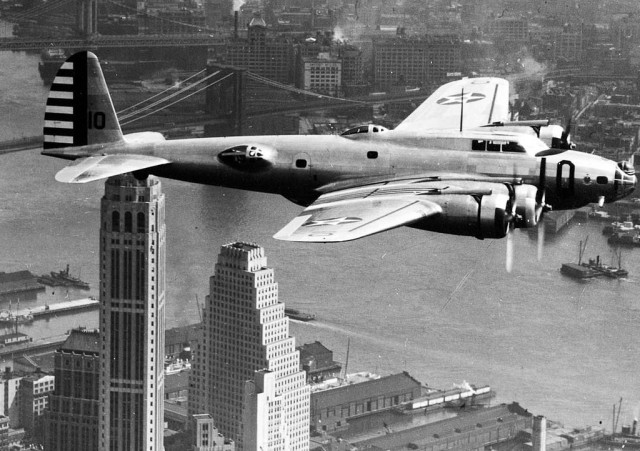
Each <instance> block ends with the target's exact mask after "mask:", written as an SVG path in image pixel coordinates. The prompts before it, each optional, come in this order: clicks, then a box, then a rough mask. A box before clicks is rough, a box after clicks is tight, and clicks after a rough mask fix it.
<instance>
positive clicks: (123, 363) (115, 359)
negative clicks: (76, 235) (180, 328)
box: [99, 175, 165, 451]
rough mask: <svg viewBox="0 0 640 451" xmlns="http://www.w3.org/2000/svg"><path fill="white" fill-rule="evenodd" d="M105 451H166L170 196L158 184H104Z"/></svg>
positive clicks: (127, 178)
mask: <svg viewBox="0 0 640 451" xmlns="http://www.w3.org/2000/svg"><path fill="white" fill-rule="evenodd" d="M100 221H101V222H100V300H101V309H100V332H101V336H102V343H101V345H102V346H101V375H100V409H101V410H100V422H99V434H100V437H99V441H100V448H99V449H100V450H102V451H107V450H123V451H124V450H127V451H139V450H148V451H154V450H161V449H162V436H163V397H164V368H163V364H164V358H163V357H164V329H165V318H164V311H165V305H164V304H165V223H164V194H163V193H162V190H161V186H160V181H159V180H158V179H157V178H155V177H149V178H147V179H146V180H137V179H136V178H134V177H133V176H131V175H124V176H118V177H112V178H110V179H109V180H107V182H106V183H105V194H104V197H103V198H102V203H101V219H100Z"/></svg>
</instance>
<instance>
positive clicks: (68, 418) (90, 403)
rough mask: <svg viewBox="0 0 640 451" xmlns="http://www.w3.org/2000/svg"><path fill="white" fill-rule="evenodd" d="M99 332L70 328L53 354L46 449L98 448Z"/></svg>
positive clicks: (50, 450) (61, 450)
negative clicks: (52, 376) (53, 370)
mask: <svg viewBox="0 0 640 451" xmlns="http://www.w3.org/2000/svg"><path fill="white" fill-rule="evenodd" d="M100 343H101V340H100V333H99V332H98V331H87V330H80V329H73V330H71V333H70V335H69V338H67V339H66V341H65V342H64V344H63V345H62V346H61V347H60V348H59V349H57V350H56V352H55V354H54V362H55V363H54V365H55V379H56V381H57V382H58V384H57V386H56V388H55V390H54V392H53V393H52V394H51V395H50V396H49V412H48V418H47V427H46V436H45V443H46V449H47V450H49V451H56V450H60V451H64V450H68V449H98V412H99V405H98V400H99V395H98V394H99V385H100Z"/></svg>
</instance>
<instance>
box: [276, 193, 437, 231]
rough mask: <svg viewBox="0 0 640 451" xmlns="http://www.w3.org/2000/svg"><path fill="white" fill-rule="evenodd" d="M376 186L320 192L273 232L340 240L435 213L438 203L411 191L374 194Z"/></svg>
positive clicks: (405, 223) (383, 229)
mask: <svg viewBox="0 0 640 451" xmlns="http://www.w3.org/2000/svg"><path fill="white" fill-rule="evenodd" d="M376 191H377V189H376V188H370V189H364V190H362V189H351V190H343V191H337V192H333V193H329V194H323V195H322V196H320V197H319V198H318V199H317V200H316V201H315V202H314V203H313V204H311V205H310V206H308V207H307V208H306V209H305V210H304V211H302V212H301V213H300V215H298V217H296V218H295V219H293V220H292V221H291V222H290V223H289V224H287V225H286V226H285V227H284V228H283V229H282V230H280V231H279V232H278V233H276V234H275V235H274V238H276V239H278V240H285V241H306V242H327V243H332V242H340V241H350V240H355V239H358V238H362V237H364V236H367V235H373V234H374V233H378V232H383V231H385V230H389V229H393V228H396V227H400V226H403V225H409V224H411V223H413V222H415V221H418V220H420V219H423V218H426V217H428V216H432V215H436V214H438V213H440V212H441V211H442V209H441V208H440V206H439V205H438V204H437V203H435V202H431V201H429V200H427V199H424V198H419V197H417V196H415V195H413V194H407V195H403V194H390V195H383V196H380V197H377V196H375V195H374V193H375V192H376Z"/></svg>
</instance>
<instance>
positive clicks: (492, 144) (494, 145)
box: [487, 141, 503, 152]
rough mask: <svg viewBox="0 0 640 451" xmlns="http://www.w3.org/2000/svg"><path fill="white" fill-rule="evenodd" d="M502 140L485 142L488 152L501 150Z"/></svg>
mask: <svg viewBox="0 0 640 451" xmlns="http://www.w3.org/2000/svg"><path fill="white" fill-rule="evenodd" d="M502 144H503V141H489V142H487V150H488V151H489V152H502Z"/></svg>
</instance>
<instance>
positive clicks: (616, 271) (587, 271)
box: [560, 237, 629, 279]
mask: <svg viewBox="0 0 640 451" xmlns="http://www.w3.org/2000/svg"><path fill="white" fill-rule="evenodd" d="M588 238H589V237H587V239H586V240H585V242H584V245H583V244H582V241H580V251H579V253H578V263H563V264H562V266H561V267H560V272H562V274H565V275H567V276H569V277H573V278H574V279H591V278H593V277H600V276H604V277H610V278H612V279H619V278H622V277H627V276H628V275H629V271H627V270H626V269H624V268H622V267H621V262H622V253H621V252H620V251H617V252H616V257H617V260H618V265H617V266H613V265H607V264H605V263H603V262H602V260H601V259H600V256H599V255H598V256H597V257H596V258H595V259H593V258H590V259H589V260H588V261H586V262H583V261H582V257H583V255H584V250H585V248H586V246H587V241H588Z"/></svg>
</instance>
